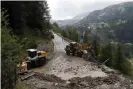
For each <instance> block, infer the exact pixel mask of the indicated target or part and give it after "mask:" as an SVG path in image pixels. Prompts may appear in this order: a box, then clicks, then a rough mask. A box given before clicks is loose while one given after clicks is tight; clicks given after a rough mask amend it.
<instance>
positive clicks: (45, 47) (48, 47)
mask: <svg viewBox="0 0 133 89" xmlns="http://www.w3.org/2000/svg"><path fill="white" fill-rule="evenodd" d="M37 50H39V51H46V52H48V57H47V58H48V59H52V58H53V57H54V56H55V53H54V43H53V41H52V40H51V41H45V42H43V43H41V44H39V45H38V47H37Z"/></svg>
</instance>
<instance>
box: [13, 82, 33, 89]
mask: <svg viewBox="0 0 133 89" xmlns="http://www.w3.org/2000/svg"><path fill="white" fill-rule="evenodd" d="M15 89H31V88H30V86H29V85H27V84H24V83H22V82H21V83H18V84H17V85H16V88H15Z"/></svg>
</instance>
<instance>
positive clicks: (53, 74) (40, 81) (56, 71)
mask: <svg viewBox="0 0 133 89" xmlns="http://www.w3.org/2000/svg"><path fill="white" fill-rule="evenodd" d="M54 36H55V39H54V40H53V42H54V51H55V55H54V57H53V58H52V59H51V60H49V61H48V63H47V64H45V65H44V66H42V67H40V68H36V69H33V71H34V72H36V74H35V75H34V76H32V77H30V78H29V79H27V80H25V81H24V82H25V83H26V84H29V85H31V86H34V88H35V89H91V88H93V89H133V81H131V80H130V79H128V78H125V77H123V75H121V74H119V73H117V72H114V70H113V71H112V70H111V71H110V69H107V70H106V71H105V70H104V71H103V68H100V67H98V65H97V64H96V63H93V62H89V61H86V60H84V59H83V58H79V57H74V56H67V55H66V54H65V50H64V48H65V47H66V45H67V44H69V43H68V42H67V41H65V40H63V39H62V38H61V37H60V36H58V35H56V34H54Z"/></svg>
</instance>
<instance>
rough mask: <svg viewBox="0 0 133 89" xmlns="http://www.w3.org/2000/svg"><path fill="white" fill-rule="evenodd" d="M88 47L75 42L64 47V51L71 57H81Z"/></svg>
mask: <svg viewBox="0 0 133 89" xmlns="http://www.w3.org/2000/svg"><path fill="white" fill-rule="evenodd" d="M87 50H88V45H87V44H78V43H77V42H70V44H69V45H67V46H66V48H65V51H66V54H67V55H71V54H72V55H73V56H78V57H82V56H83V55H84V54H87Z"/></svg>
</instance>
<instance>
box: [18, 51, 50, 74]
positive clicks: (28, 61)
mask: <svg viewBox="0 0 133 89" xmlns="http://www.w3.org/2000/svg"><path fill="white" fill-rule="evenodd" d="M27 54H28V56H27V57H24V58H23V59H22V60H21V62H20V63H19V64H18V67H19V69H20V72H19V73H21V74H22V73H26V72H27V71H28V70H29V69H31V68H35V67H39V66H42V65H43V64H45V62H46V61H47V56H48V52H45V51H37V49H28V50H27Z"/></svg>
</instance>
